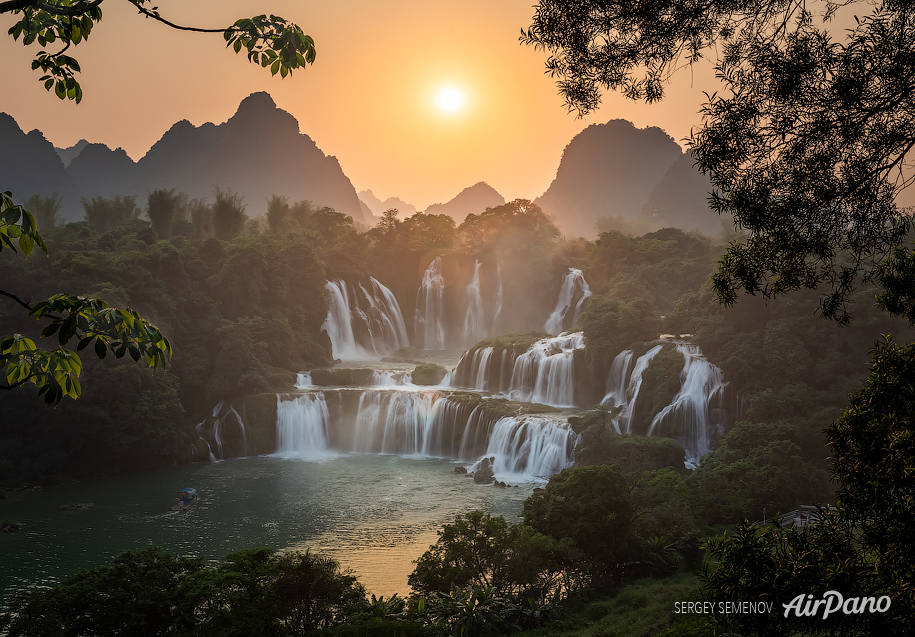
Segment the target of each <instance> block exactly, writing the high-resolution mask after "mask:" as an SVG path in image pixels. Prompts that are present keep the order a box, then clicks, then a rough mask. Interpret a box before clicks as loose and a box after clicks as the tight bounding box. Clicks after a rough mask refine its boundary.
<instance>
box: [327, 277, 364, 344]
mask: <svg viewBox="0 0 915 637" xmlns="http://www.w3.org/2000/svg"><path fill="white" fill-rule="evenodd" d="M324 288H325V289H326V290H327V291H328V292H329V293H330V307H329V308H328V310H327V318H326V319H325V320H324V325H322V326H321V329H324V330H327V335H328V336H329V337H330V342H331V346H332V347H333V350H334V356H335V357H337V358H341V359H343V360H358V359H359V358H364V357H365V354H366V352H365V350H363V349H362V348H360V347H357V345H356V337H355V336H354V335H353V317H352V315H351V314H350V309H349V307H350V305H349V292H348V291H347V289H346V283H344V282H343V280H342V279H338V280H336V281H328V282H327V283H326V284H325V285H324Z"/></svg>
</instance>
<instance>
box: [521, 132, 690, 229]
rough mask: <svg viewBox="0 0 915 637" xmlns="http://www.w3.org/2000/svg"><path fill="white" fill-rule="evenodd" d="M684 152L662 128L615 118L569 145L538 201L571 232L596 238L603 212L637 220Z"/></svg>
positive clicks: (577, 136) (536, 201)
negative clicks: (646, 203) (654, 191)
mask: <svg viewBox="0 0 915 637" xmlns="http://www.w3.org/2000/svg"><path fill="white" fill-rule="evenodd" d="M682 154H683V151H682V150H681V149H680V147H679V146H678V145H677V143H676V142H675V141H674V140H673V139H672V138H671V137H670V136H669V135H668V134H667V133H665V132H664V131H662V130H661V129H660V128H656V127H651V128H644V129H638V128H636V127H635V126H633V125H632V123H631V122H629V121H627V120H624V119H615V120H611V121H609V122H607V123H606V124H592V125H591V126H588V127H587V128H586V129H584V130H583V131H582V132H580V133H579V134H578V135H576V136H575V137H574V138H573V139H572V141H571V142H569V145H568V146H566V148H565V150H564V151H563V154H562V159H561V161H560V162H559V168H558V169H557V171H556V178H555V179H554V180H553V183H552V184H550V187H549V188H548V189H547V191H546V192H545V193H544V194H543V195H542V196H541V197H539V198H538V199H536V200H535V201H534V203H536V204H537V205H539V206H540V207H541V208H542V209H543V211H544V212H545V213H547V214H548V215H550V216H551V217H553V219H554V220H555V221H556V223H557V224H558V225H559V227H560V229H561V230H562V231H563V232H565V233H566V234H567V235H570V236H584V237H593V236H595V235H596V234H597V230H596V229H595V222H596V221H597V220H598V219H599V218H600V217H621V218H622V219H626V220H629V219H635V218H636V217H638V216H639V214H640V213H641V212H642V207H643V206H644V204H645V202H646V201H647V199H648V196H649V195H650V194H651V191H652V190H653V189H654V187H655V186H656V185H657V184H658V183H659V182H660V181H661V179H662V178H663V177H664V175H665V174H666V173H667V171H668V169H669V168H670V167H671V165H673V163H674V162H675V161H677V160H678V159H679V158H680V156H681V155H682Z"/></svg>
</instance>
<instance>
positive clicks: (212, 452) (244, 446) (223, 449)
mask: <svg viewBox="0 0 915 637" xmlns="http://www.w3.org/2000/svg"><path fill="white" fill-rule="evenodd" d="M196 430H197V436H198V437H199V438H200V440H203V441H204V442H205V443H206V445H207V449H208V452H209V460H210V461H211V462H215V461H217V460H223V459H225V458H237V457H244V456H247V455H249V454H250V452H251V441H250V437H249V435H248V428H247V427H246V426H245V421H244V420H243V419H242V417H241V414H239V413H238V411H237V410H236V409H235V406H234V405H233V404H229V405H228V406H226V402H225V401H219V402H218V403H217V404H216V406H214V407H213V412H212V415H211V416H210V417H209V418H207V419H206V420H204V421H203V422H200V423H198V424H197V426H196Z"/></svg>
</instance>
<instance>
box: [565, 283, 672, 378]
mask: <svg viewBox="0 0 915 637" xmlns="http://www.w3.org/2000/svg"><path fill="white" fill-rule="evenodd" d="M580 322H581V325H582V328H583V330H584V334H585V356H586V360H587V363H588V369H590V371H591V374H592V376H593V377H595V378H602V379H603V378H606V377H607V374H608V372H609V371H610V365H611V364H612V363H613V359H614V357H615V356H616V355H617V354H619V353H620V352H621V351H622V350H624V349H628V348H629V346H630V345H631V344H632V343H643V342H645V341H651V340H654V339H656V338H657V337H658V334H659V333H660V329H661V320H660V318H659V317H658V313H657V309H656V308H655V307H654V306H653V305H652V304H651V303H650V302H648V301H646V300H644V299H636V300H634V301H632V302H630V303H622V302H620V301H617V300H615V299H611V298H608V297H605V296H601V295H594V296H592V297H591V300H590V302H589V303H588V307H587V308H586V309H585V311H584V312H582V313H581V319H580Z"/></svg>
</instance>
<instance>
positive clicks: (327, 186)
mask: <svg viewBox="0 0 915 637" xmlns="http://www.w3.org/2000/svg"><path fill="white" fill-rule="evenodd" d="M0 144H2V145H3V147H4V149H5V150H7V151H12V152H5V153H3V156H2V157H0V177H2V179H3V186H2V187H3V189H4V190H12V191H13V192H14V194H15V195H16V197H17V199H20V198H22V199H24V198H26V197H28V196H30V195H33V194H41V195H51V194H53V193H54V192H57V193H58V194H60V195H61V196H62V198H63V214H64V217H65V218H66V219H67V220H70V221H75V220H80V219H82V218H83V215H84V213H83V208H82V205H81V203H80V198H81V197H85V198H92V197H95V196H103V197H111V196H113V195H115V194H120V195H135V196H136V197H137V203H138V204H139V205H140V206H144V205H145V203H146V196H147V194H148V193H149V192H150V191H152V190H155V189H157V188H176V189H177V190H179V191H183V192H185V193H187V194H188V196H190V197H191V198H204V197H206V198H209V199H210V200H211V201H212V200H213V192H214V189H215V188H216V187H219V188H222V189H224V190H225V189H228V190H231V191H232V192H237V193H238V194H240V195H242V196H243V197H244V202H245V203H246V204H247V213H248V215H249V216H259V215H261V214H263V213H265V212H266V209H267V199H268V198H269V197H270V196H271V195H273V194H279V195H284V196H286V197H288V199H289V200H290V201H299V200H303V199H307V200H309V201H312V202H313V203H315V204H317V205H321V206H330V207H332V208H334V209H336V210H337V211H339V212H344V213H346V214H348V215H350V216H351V217H353V219H355V220H356V221H359V222H365V221H367V219H365V218H364V216H363V213H362V207H361V204H360V203H359V198H358V197H357V195H356V189H355V188H354V187H353V185H352V183H351V182H350V180H349V178H348V177H347V176H346V175H345V174H343V170H342V169H341V168H340V164H339V162H338V161H337V159H336V158H335V157H332V156H327V155H325V154H324V153H323V152H322V151H321V150H320V149H319V148H318V147H317V146H316V145H315V143H314V141H312V139H311V138H310V137H308V135H305V134H302V133H300V132H299V124H298V122H297V121H296V119H295V118H294V117H293V116H292V115H290V114H289V113H287V112H286V111H283V110H281V109H279V108H277V107H276V104H275V103H274V101H273V99H272V98H271V97H270V96H269V95H268V94H267V93H254V94H252V95H250V96H249V97H247V98H245V99H244V100H243V101H242V102H241V104H240V105H239V107H238V111H237V112H236V113H235V115H234V116H233V117H232V118H231V119H229V120H228V121H227V122H225V123H223V124H220V125H216V124H212V123H206V124H203V125H201V126H194V125H193V124H191V123H190V122H188V121H187V120H182V121H180V122H178V123H176V124H175V125H174V126H172V127H171V128H170V129H169V130H168V131H167V132H166V133H165V134H164V135H163V136H162V138H161V139H160V140H159V141H158V142H156V144H154V145H153V147H152V148H150V149H149V152H148V153H146V155H145V156H144V157H143V158H142V159H140V160H139V161H138V162H134V161H133V160H132V159H130V157H129V156H128V155H127V153H125V152H124V151H123V150H122V149H120V148H118V149H115V150H111V149H110V148H108V147H107V146H105V145H104V144H91V143H90V144H86V145H84V147H83V148H82V150H81V151H80V152H79V154H77V155H76V156H75V157H73V158H72V159H71V161H70V162H69V165H67V166H66V167H65V166H64V162H63V161H62V159H61V155H59V154H58V152H56V151H55V149H54V147H53V146H52V145H51V143H50V142H48V141H47V140H46V139H45V138H44V136H43V135H42V134H41V133H40V132H39V131H37V130H36V131H32V132H31V133H29V134H28V135H25V134H24V133H23V132H22V131H21V130H20V129H19V127H18V125H16V123H15V121H14V120H13V119H12V118H11V117H9V116H8V115H0ZM61 154H62V155H63V156H64V157H69V154H71V149H65V150H64V151H63V153H61Z"/></svg>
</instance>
